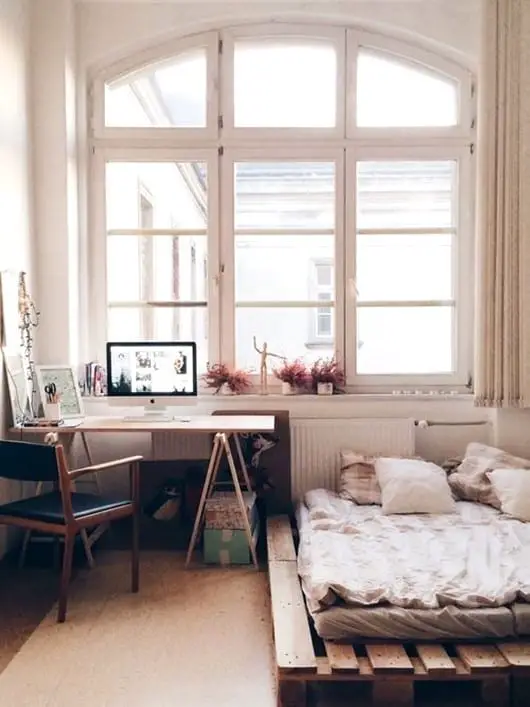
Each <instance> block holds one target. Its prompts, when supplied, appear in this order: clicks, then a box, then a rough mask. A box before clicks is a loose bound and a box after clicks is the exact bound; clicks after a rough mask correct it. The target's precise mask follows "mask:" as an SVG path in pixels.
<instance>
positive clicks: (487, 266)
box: [475, 0, 530, 407]
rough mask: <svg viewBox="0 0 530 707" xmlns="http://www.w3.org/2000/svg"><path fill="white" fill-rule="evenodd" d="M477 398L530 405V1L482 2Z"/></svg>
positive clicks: (480, 402) (491, 402) (484, 402)
mask: <svg viewBox="0 0 530 707" xmlns="http://www.w3.org/2000/svg"><path fill="white" fill-rule="evenodd" d="M482 8H483V13H484V15H483V18H482V21H483V31H482V50H481V64H480V77H479V110H478V124H477V129H478V164H477V170H478V174H477V177H478V193H477V253H476V255H477V259H476V263H477V270H476V283H477V292H476V295H477V297H476V302H477V307H476V324H477V331H476V342H475V344H476V345H475V352H476V361H475V402H476V404H477V405H481V406H492V407H528V406H530V307H529V305H530V243H529V237H530V159H529V157H530V155H529V147H530V0H483V4H482Z"/></svg>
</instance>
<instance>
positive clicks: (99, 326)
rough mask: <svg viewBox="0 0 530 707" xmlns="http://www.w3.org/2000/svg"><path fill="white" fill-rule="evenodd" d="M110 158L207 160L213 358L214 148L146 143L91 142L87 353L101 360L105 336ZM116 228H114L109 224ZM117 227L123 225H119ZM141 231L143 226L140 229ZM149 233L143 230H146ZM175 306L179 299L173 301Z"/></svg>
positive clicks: (214, 350)
mask: <svg viewBox="0 0 530 707" xmlns="http://www.w3.org/2000/svg"><path fill="white" fill-rule="evenodd" d="M109 162H153V163H156V162H203V163H204V164H206V169H207V180H208V182H207V183H208V189H207V195H208V224H207V233H206V235H207V239H208V240H207V244H208V245H207V248H208V287H207V297H208V301H207V311H208V353H209V356H210V357H212V359H211V360H218V359H219V357H220V355H221V349H220V342H219V327H218V322H219V313H220V299H219V280H220V278H219V273H220V261H219V176H218V169H217V167H218V162H217V151H216V150H215V149H200V148H198V149H183V148H175V149H170V148H151V149H149V150H145V149H139V148H136V149H134V148H133V149H130V148H124V147H106V148H95V149H94V154H93V160H92V180H91V183H92V193H91V199H92V204H93V210H92V213H93V222H92V229H91V230H92V231H93V233H95V234H96V237H95V238H94V241H93V250H92V255H93V257H92V258H91V263H90V265H91V267H90V281H91V283H93V284H94V285H95V287H94V288H93V291H92V293H91V301H92V302H93V307H94V312H97V313H98V315H97V316H94V317H91V318H90V320H91V321H90V326H89V341H91V342H92V353H91V355H92V356H93V357H95V358H97V359H98V360H104V357H105V341H106V340H107V309H108V301H107V237H108V232H107V214H106V180H105V170H106V165H107V163H109ZM113 230H116V229H113ZM119 230H122V229H119ZM125 231H126V232H127V233H128V234H131V235H141V233H139V232H138V231H139V229H131V228H125ZM161 231H163V233H164V234H165V235H175V236H177V235H182V231H180V230H176V229H157V228H154V229H152V230H151V229H150V231H149V233H151V234H152V235H156V234H157V233H160V232H161ZM144 232H145V231H144ZM146 235H148V234H146ZM175 307H178V305H175Z"/></svg>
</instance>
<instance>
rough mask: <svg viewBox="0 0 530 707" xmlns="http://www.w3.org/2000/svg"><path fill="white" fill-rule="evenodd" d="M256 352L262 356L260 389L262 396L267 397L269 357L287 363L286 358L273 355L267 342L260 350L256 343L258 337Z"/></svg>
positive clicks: (255, 345)
mask: <svg viewBox="0 0 530 707" xmlns="http://www.w3.org/2000/svg"><path fill="white" fill-rule="evenodd" d="M254 350H255V351H257V352H258V353H259V355H260V366H259V382H260V388H261V395H267V393H268V392H269V389H268V371H267V359H268V357H269V356H271V357H272V358H279V359H281V360H282V361H285V360H286V359H285V356H279V355H278V354H275V353H271V352H270V351H269V350H268V348H267V342H266V341H264V342H263V347H262V348H261V349H259V348H258V345H257V343H256V337H254Z"/></svg>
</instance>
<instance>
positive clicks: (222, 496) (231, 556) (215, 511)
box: [203, 491, 259, 565]
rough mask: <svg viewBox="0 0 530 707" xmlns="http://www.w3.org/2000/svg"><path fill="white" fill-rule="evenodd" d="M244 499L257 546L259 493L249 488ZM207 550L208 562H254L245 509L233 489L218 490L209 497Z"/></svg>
mask: <svg viewBox="0 0 530 707" xmlns="http://www.w3.org/2000/svg"><path fill="white" fill-rule="evenodd" d="M243 500H244V504H245V509H246V514H247V518H248V521H249V523H250V528H251V531H252V541H253V545H254V548H255V547H256V544H257V541H258V536H259V514H258V508H257V504H256V494H255V493H254V492H249V491H246V492H244V493H243ZM203 554H204V562H205V563H207V564H216V565H246V564H250V563H251V562H252V556H251V552H250V548H249V545H248V540H247V536H246V533H245V525H244V518H243V512H242V509H241V507H240V506H239V503H238V500H237V497H236V494H235V493H234V492H233V491H218V492H216V493H214V494H213V495H212V496H211V497H210V498H209V499H208V500H207V501H206V506H205V510H204V530H203Z"/></svg>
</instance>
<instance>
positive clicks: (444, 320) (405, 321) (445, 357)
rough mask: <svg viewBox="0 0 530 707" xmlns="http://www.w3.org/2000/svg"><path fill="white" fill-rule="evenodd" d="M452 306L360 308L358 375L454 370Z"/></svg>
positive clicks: (358, 318) (445, 371)
mask: <svg viewBox="0 0 530 707" xmlns="http://www.w3.org/2000/svg"><path fill="white" fill-rule="evenodd" d="M452 351H453V308H452V307H366V308H365V307H358V308H357V372H358V373H360V374H370V373H371V374H392V373H394V374H415V373H416V374H426V373H451V372H452V371H453V353H452Z"/></svg>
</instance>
